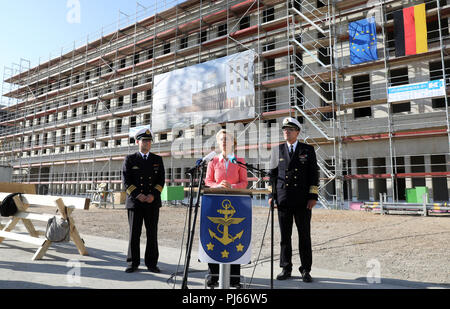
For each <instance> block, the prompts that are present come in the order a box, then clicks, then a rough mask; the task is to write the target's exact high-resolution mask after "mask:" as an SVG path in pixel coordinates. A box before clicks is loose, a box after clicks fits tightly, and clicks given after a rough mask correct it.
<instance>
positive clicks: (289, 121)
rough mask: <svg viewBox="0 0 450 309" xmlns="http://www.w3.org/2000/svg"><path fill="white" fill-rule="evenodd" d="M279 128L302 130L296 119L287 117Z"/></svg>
mask: <svg viewBox="0 0 450 309" xmlns="http://www.w3.org/2000/svg"><path fill="white" fill-rule="evenodd" d="M281 128H282V129H284V128H294V129H297V130H300V129H301V128H302V125H301V124H300V122H298V120H297V119H295V118H292V117H287V118H284V120H283V126H282V127H281Z"/></svg>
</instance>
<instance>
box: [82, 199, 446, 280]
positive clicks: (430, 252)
mask: <svg viewBox="0 0 450 309" xmlns="http://www.w3.org/2000/svg"><path fill="white" fill-rule="evenodd" d="M73 217H74V220H75V221H76V224H77V227H78V230H79V232H80V234H81V235H83V234H86V235H96V236H102V237H109V238H116V239H124V240H127V239H128V221H127V213H126V210H125V209H124V208H123V206H122V207H120V208H117V207H116V209H112V208H107V209H105V208H101V209H99V208H97V207H95V206H91V208H90V210H89V211H75V212H74V213H73ZM186 221H187V207H184V206H175V207H174V206H163V207H162V208H161V212H160V221H159V231H158V233H159V236H158V238H159V245H160V246H166V247H173V248H181V247H182V246H183V252H184V248H185V245H184V243H183V244H182V240H183V233H184V228H185V222H186ZM199 221H200V220H198V221H197V233H196V240H195V243H194V247H193V251H192V252H193V254H192V256H193V257H195V256H196V254H197V250H198V225H199V224H198V222H199ZM274 221H275V226H274V232H275V233H274V244H275V247H274V248H275V249H274V250H275V275H276V274H277V273H278V272H279V268H278V259H279V227H278V219H277V216H276V211H275V220H274ZM265 231H266V235H265V238H264V242H263V243H262V239H263V236H264V232H265ZM294 231H295V228H294ZM311 233H312V244H313V267H318V268H324V269H331V270H338V271H344V272H352V273H359V274H361V275H366V274H367V273H368V272H369V271H370V269H371V268H372V267H373V266H370V265H369V266H368V263H371V262H369V261H373V260H375V263H378V262H379V267H380V268H379V269H380V272H381V277H382V278H392V279H400V280H407V281H415V282H429V283H439V284H448V285H449V288H450V241H449V239H450V215H448V214H446V215H443V214H435V215H432V216H428V217H422V216H418V215H417V216H416V215H385V216H381V215H379V214H375V213H370V212H365V211H349V210H326V209H314V210H313V216H312V230H311ZM252 234H253V236H252V237H253V238H252V239H253V252H252V255H253V258H252V261H256V260H257V258H258V254H259V252H260V248H262V249H261V255H260V256H259V260H260V261H270V243H271V241H270V220H269V209H268V208H264V207H254V209H253V231H252ZM184 239H186V238H184ZM141 240H142V241H143V242H145V228H144V229H143V236H142V238H141ZM293 249H294V256H293V263H294V270H296V269H297V268H298V266H300V265H299V263H300V258H299V256H298V250H297V249H298V242H297V236H296V232H295V233H293ZM160 260H164V257H163V256H161V257H160ZM312 275H313V276H314V274H313V273H312Z"/></svg>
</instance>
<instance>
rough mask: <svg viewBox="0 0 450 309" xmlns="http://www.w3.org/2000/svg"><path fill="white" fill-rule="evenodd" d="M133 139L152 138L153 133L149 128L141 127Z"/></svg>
mask: <svg viewBox="0 0 450 309" xmlns="http://www.w3.org/2000/svg"><path fill="white" fill-rule="evenodd" d="M134 139H135V140H137V141H139V140H153V133H152V131H151V130H150V128H142V129H140V130H138V131H137V132H136V134H135V135H134Z"/></svg>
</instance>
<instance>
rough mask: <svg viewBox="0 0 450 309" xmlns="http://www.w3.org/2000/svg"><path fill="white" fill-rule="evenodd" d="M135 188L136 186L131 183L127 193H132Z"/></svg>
mask: <svg viewBox="0 0 450 309" xmlns="http://www.w3.org/2000/svg"><path fill="white" fill-rule="evenodd" d="M134 190H136V187H135V185H131V186H129V187H128V189H127V193H128V195H130V194H131V193H132V192H133V191H134Z"/></svg>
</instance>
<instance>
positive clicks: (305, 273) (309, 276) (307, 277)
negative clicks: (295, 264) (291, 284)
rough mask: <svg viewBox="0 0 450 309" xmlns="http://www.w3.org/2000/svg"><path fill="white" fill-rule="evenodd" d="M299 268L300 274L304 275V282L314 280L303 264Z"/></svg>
mask: <svg viewBox="0 0 450 309" xmlns="http://www.w3.org/2000/svg"><path fill="white" fill-rule="evenodd" d="M298 270H299V271H300V274H301V275H302V280H303V282H306V283H310V282H312V277H311V275H310V274H309V271H306V270H304V269H303V267H301V266H300V267H299V268H298Z"/></svg>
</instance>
